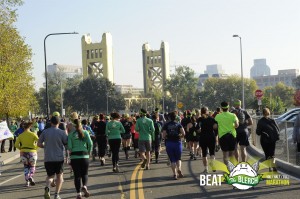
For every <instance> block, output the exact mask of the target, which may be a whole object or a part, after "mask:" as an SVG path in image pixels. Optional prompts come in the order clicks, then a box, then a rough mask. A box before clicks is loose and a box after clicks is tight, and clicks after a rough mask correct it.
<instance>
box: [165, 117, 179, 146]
mask: <svg viewBox="0 0 300 199" xmlns="http://www.w3.org/2000/svg"><path fill="white" fill-rule="evenodd" d="M181 128H183V127H182V125H181V124H179V123H177V122H174V121H171V122H168V123H166V124H165V125H164V127H163V130H165V131H166V133H167V136H166V139H167V140H171V141H179V140H180V136H179V134H180V129H181Z"/></svg>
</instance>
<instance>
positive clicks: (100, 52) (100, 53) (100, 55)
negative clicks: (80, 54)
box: [99, 49, 102, 58]
mask: <svg viewBox="0 0 300 199" xmlns="http://www.w3.org/2000/svg"><path fill="white" fill-rule="evenodd" d="M99 58H102V49H100V50H99Z"/></svg>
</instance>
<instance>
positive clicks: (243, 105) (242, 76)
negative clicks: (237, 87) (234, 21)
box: [232, 35, 245, 109]
mask: <svg viewBox="0 0 300 199" xmlns="http://www.w3.org/2000/svg"><path fill="white" fill-rule="evenodd" d="M232 37H238V38H240V52H241V78H242V107H243V109H245V83H244V73H243V53H242V37H240V36H239V35H233V36H232Z"/></svg>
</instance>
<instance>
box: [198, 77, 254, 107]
mask: <svg viewBox="0 0 300 199" xmlns="http://www.w3.org/2000/svg"><path fill="white" fill-rule="evenodd" d="M244 85H245V86H244V88H245V107H246V108H247V109H248V108H256V107H253V106H254V105H253V101H254V92H255V90H256V89H257V85H256V82H255V81H254V80H252V79H247V78H244ZM199 96H200V100H201V104H202V105H204V106H208V107H209V108H210V109H212V110H215V108H216V107H219V106H220V103H221V102H222V101H227V102H229V103H230V104H233V102H234V100H235V99H240V100H242V81H241V78H240V77H238V76H235V75H233V76H229V77H228V78H226V79H221V78H214V77H211V78H208V79H207V80H206V81H205V82H204V90H203V91H201V92H200V93H199Z"/></svg>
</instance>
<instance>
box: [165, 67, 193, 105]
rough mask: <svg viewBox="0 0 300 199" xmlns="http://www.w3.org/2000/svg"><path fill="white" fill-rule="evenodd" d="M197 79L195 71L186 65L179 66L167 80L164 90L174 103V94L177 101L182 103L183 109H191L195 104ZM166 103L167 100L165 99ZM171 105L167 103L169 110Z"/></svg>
mask: <svg viewBox="0 0 300 199" xmlns="http://www.w3.org/2000/svg"><path fill="white" fill-rule="evenodd" d="M197 83H198V79H197V78H196V77H195V72H194V71H193V70H192V69H191V68H189V67H188V66H179V67H177V68H176V72H175V74H172V75H171V76H170V79H169V80H167V82H166V86H165V91H167V93H169V94H170V95H169V96H170V97H171V100H172V101H173V103H174V105H175V101H176V96H177V102H182V103H183V104H184V107H183V109H192V108H194V107H195V106H196V101H195V97H197ZM166 102H167V104H168V102H169V101H168V100H166ZM172 107H175V106H171V105H169V108H170V110H171V108H172Z"/></svg>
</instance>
